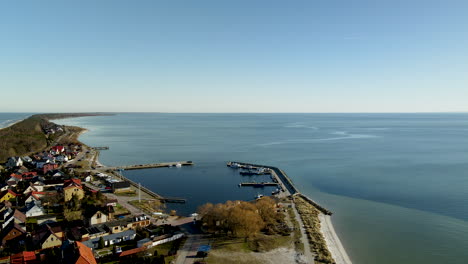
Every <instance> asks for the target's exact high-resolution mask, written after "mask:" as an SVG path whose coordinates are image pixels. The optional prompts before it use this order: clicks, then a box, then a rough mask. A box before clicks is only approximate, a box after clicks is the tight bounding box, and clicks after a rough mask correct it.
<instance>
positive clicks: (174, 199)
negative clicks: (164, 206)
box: [160, 197, 187, 203]
mask: <svg viewBox="0 0 468 264" xmlns="http://www.w3.org/2000/svg"><path fill="white" fill-rule="evenodd" d="M160 200H161V201H163V202H165V203H185V202H186V201H187V200H186V199H184V198H178V197H164V198H161V199H160Z"/></svg>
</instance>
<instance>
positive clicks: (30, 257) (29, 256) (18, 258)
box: [10, 251, 39, 264]
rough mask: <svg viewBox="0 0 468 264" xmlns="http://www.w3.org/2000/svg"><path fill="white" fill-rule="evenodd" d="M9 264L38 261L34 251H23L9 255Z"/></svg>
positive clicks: (26, 263)
mask: <svg viewBox="0 0 468 264" xmlns="http://www.w3.org/2000/svg"><path fill="white" fill-rule="evenodd" d="M10 263H11V264H32V263H39V262H38V261H37V259H36V253H34V251H23V252H21V253H18V254H14V255H11V259H10Z"/></svg>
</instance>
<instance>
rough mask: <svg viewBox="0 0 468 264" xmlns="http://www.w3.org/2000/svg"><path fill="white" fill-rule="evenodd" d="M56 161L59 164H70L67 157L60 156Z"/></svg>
mask: <svg viewBox="0 0 468 264" xmlns="http://www.w3.org/2000/svg"><path fill="white" fill-rule="evenodd" d="M55 160H56V161H59V162H68V157H67V156H66V155H58V156H57V157H55Z"/></svg>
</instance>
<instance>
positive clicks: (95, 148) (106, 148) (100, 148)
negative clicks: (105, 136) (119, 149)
mask: <svg viewBox="0 0 468 264" xmlns="http://www.w3.org/2000/svg"><path fill="white" fill-rule="evenodd" d="M91 148H92V149H94V150H108V149H109V147H107V146H104V147H91Z"/></svg>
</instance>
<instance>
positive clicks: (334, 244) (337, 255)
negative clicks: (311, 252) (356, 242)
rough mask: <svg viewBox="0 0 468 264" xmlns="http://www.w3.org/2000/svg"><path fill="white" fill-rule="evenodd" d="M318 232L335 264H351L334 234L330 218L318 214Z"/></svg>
mask: <svg viewBox="0 0 468 264" xmlns="http://www.w3.org/2000/svg"><path fill="white" fill-rule="evenodd" d="M319 220H320V232H321V233H322V235H323V237H324V238H325V242H326V243H327V246H328V250H329V251H330V253H331V254H332V256H333V259H334V260H335V262H336V264H352V262H351V259H350V258H349V256H348V254H347V253H346V250H345V248H344V247H343V244H342V243H341V240H340V238H339V237H338V235H337V234H336V231H335V228H334V227H333V223H332V221H331V217H330V216H329V215H325V214H322V213H321V214H319Z"/></svg>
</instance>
